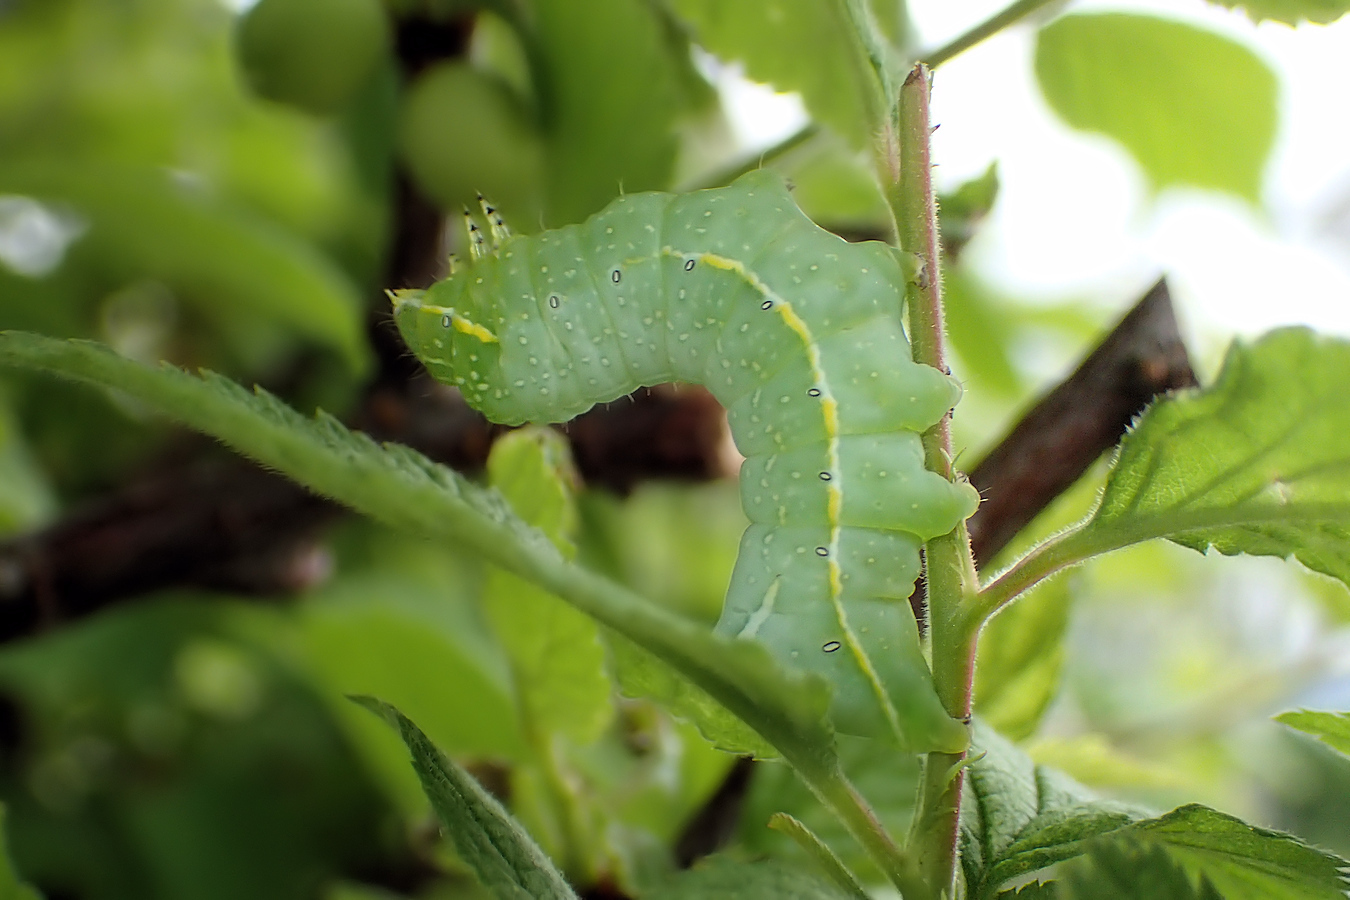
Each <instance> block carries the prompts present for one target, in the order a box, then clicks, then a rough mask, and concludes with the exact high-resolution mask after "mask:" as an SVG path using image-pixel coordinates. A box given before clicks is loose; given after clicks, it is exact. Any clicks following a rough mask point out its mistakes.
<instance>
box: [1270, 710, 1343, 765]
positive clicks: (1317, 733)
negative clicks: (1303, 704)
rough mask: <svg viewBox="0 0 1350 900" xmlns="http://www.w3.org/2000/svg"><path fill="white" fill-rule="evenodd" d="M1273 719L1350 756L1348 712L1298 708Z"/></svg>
mask: <svg viewBox="0 0 1350 900" xmlns="http://www.w3.org/2000/svg"><path fill="white" fill-rule="evenodd" d="M1275 721H1276V722H1283V723H1284V724H1286V725H1288V726H1289V727H1290V728H1297V729H1298V730H1299V731H1302V732H1303V733H1305V734H1311V735H1312V736H1313V737H1315V738H1317V739H1318V740H1319V741H1321V742H1322V743H1324V744H1327V745H1328V746H1330V747H1332V748H1334V749H1336V750H1339V751H1340V752H1342V753H1344V754H1346V755H1347V756H1350V713H1343V712H1316V711H1314V710H1311V709H1300V710H1297V711H1295V712H1287V713H1280V714H1279V715H1278V716H1276V717H1275Z"/></svg>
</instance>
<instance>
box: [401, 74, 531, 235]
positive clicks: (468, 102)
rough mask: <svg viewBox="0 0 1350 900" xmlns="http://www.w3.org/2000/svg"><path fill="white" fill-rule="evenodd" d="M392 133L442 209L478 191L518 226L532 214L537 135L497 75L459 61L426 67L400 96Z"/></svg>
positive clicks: (416, 175) (455, 205) (455, 206)
mask: <svg viewBox="0 0 1350 900" xmlns="http://www.w3.org/2000/svg"><path fill="white" fill-rule="evenodd" d="M398 140H399V150H400V151H401V153H402V154H403V160H404V162H405V163H406V164H407V166H408V168H409V170H410V171H411V172H412V174H413V177H414V178H415V179H416V181H417V184H418V186H419V187H420V188H421V189H422V190H423V191H424V192H426V194H427V196H429V197H431V198H432V199H433V200H435V201H436V202H437V203H438V204H440V205H441V206H442V208H444V209H449V210H457V209H458V208H459V207H460V206H461V205H464V204H466V203H471V202H472V201H473V200H474V197H475V195H476V194H477V193H479V192H482V193H483V194H485V195H486V196H488V197H490V198H492V200H493V201H494V202H495V203H496V204H497V205H498V206H499V207H500V208H501V209H504V210H507V211H509V213H510V215H511V218H512V220H513V221H514V222H516V223H518V224H519V225H528V224H529V223H530V222H531V221H534V220H535V219H537V212H538V210H537V203H538V199H537V197H538V192H537V186H538V184H539V173H540V168H541V162H540V160H541V153H540V139H539V135H538V132H537V130H536V129H535V127H534V125H533V123H532V122H531V121H530V117H529V115H528V114H527V112H526V110H525V109H524V108H523V106H522V104H521V102H520V100H519V98H518V97H517V96H516V95H515V93H514V92H512V90H511V88H510V87H508V86H507V84H506V83H505V82H504V81H503V80H502V79H500V78H498V77H496V76H494V75H491V74H488V73H485V72H482V71H479V70H477V69H474V68H473V67H471V66H469V65H466V64H464V63H458V62H455V63H443V64H441V65H438V66H436V67H435V68H432V69H429V70H428V71H427V72H426V73H424V74H423V75H422V76H421V77H420V78H418V79H417V81H416V82H414V83H413V85H412V87H411V88H410V89H409V91H408V93H407V95H406V96H405V97H404V100H403V107H402V109H401V110H400V111H399V124H398ZM474 205H475V207H476V204H474Z"/></svg>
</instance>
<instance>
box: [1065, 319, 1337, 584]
mask: <svg viewBox="0 0 1350 900" xmlns="http://www.w3.org/2000/svg"><path fill="white" fill-rule="evenodd" d="M1347 384H1350V342H1347V341H1344V340H1339V339H1334V338H1327V337H1320V336H1318V335H1317V334H1315V333H1313V332H1312V331H1309V330H1307V329H1304V328H1288V329H1281V330H1278V331H1274V332H1271V333H1270V334H1268V335H1266V336H1265V337H1263V338H1261V339H1260V340H1259V341H1257V342H1256V343H1255V344H1254V345H1252V346H1244V345H1243V344H1241V343H1235V344H1234V345H1233V347H1232V348H1231V349H1230V351H1229V353H1228V357H1227V359H1226V360H1225V361H1224V365H1223V370H1222V371H1221V372H1220V374H1219V377H1218V380H1217V381H1216V382H1215V384H1214V385H1213V386H1212V387H1211V388H1209V389H1208V390H1206V391H1204V392H1203V393H1199V394H1195V393H1192V394H1188V395H1183V396H1180V397H1176V398H1174V399H1172V400H1169V401H1166V402H1163V403H1159V404H1157V405H1156V406H1154V407H1152V408H1151V409H1150V410H1148V412H1146V413H1145V414H1144V416H1143V418H1142V419H1141V420H1140V421H1139V424H1138V425H1137V426H1136V427H1135V429H1134V430H1133V432H1132V433H1131V434H1130V435H1128V436H1127V437H1126V438H1125V440H1124V442H1123V443H1122V444H1121V448H1120V454H1119V456H1118V458H1117V460H1116V464H1115V467H1114V468H1113V470H1112V471H1111V474H1110V476H1109V478H1108V480H1107V483H1106V489H1105V491H1104V493H1103V495H1102V500H1101V505H1100V506H1099V508H1098V510H1097V513H1096V514H1095V516H1094V517H1093V518H1092V519H1091V520H1090V521H1089V522H1088V523H1087V525H1086V526H1085V528H1084V529H1083V532H1082V533H1080V534H1077V535H1072V534H1071V535H1070V536H1069V537H1068V538H1067V539H1066V543H1067V544H1070V545H1073V546H1074V547H1078V548H1082V549H1086V550H1087V554H1088V555H1090V554H1091V553H1099V552H1104V551H1105V550H1109V549H1115V548H1117V547H1123V546H1126V545H1128V544H1132V543H1136V542H1138V541H1142V540H1146V539H1148V538H1152V537H1169V538H1171V539H1172V540H1174V541H1176V542H1177V543H1179V544H1183V545H1185V546H1187V547H1192V548H1194V549H1196V550H1202V551H1203V550H1205V549H1206V548H1207V547H1213V548H1214V549H1216V550H1218V551H1219V552H1220V553H1223V554H1225V555H1232V554H1236V553H1250V554H1256V555H1261V556H1279V557H1287V556H1294V557H1295V558H1297V559H1298V560H1299V561H1300V562H1302V563H1303V564H1304V565H1305V566H1307V567H1308V568H1310V569H1313V570H1315V571H1318V572H1322V573H1325V574H1327V575H1331V576H1332V577H1335V578H1338V579H1340V580H1341V581H1343V582H1346V583H1348V584H1350V524H1347V523H1350V394H1347V393H1346V389H1345V387H1346V385H1347ZM1070 549H1072V547H1071V548H1070ZM1078 552H1079V551H1075V555H1077V554H1078ZM1080 558H1081V556H1080Z"/></svg>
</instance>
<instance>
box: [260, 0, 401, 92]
mask: <svg viewBox="0 0 1350 900" xmlns="http://www.w3.org/2000/svg"><path fill="white" fill-rule="evenodd" d="M390 43H391V34H390V26H389V17H388V15H387V14H386V13H385V10H384V7H383V6H382V5H381V4H380V2H379V0H259V2H258V3H256V4H255V5H254V6H253V7H252V8H250V9H249V10H248V12H247V13H245V14H244V16H243V17H242V18H241V19H240V22H239V28H238V36H237V49H238V52H239V60H240V64H241V65H242V67H243V70H244V74H245V76H246V77H247V79H248V82H249V84H250V85H251V86H252V88H253V89H254V90H255V91H257V92H258V94H259V95H260V96H262V97H266V98H267V99H269V100H276V101H278V102H280V103H289V104H291V105H293V106H297V107H299V108H301V109H304V110H308V111H310V112H314V113H319V114H323V113H330V112H334V111H336V110H338V109H340V108H342V107H343V106H345V105H346V104H347V103H349V102H350V101H351V99H352V97H353V96H354V95H355V94H356V93H357V91H358V90H359V89H360V87H361V82H363V81H364V80H365V79H367V78H369V77H370V76H371V74H372V73H373V72H374V71H375V68H376V66H377V65H378V63H379V61H380V58H381V57H382V56H383V55H384V54H386V53H388V52H389V50H390Z"/></svg>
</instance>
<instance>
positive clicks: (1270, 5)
mask: <svg viewBox="0 0 1350 900" xmlns="http://www.w3.org/2000/svg"><path fill="white" fill-rule="evenodd" d="M1210 2H1211V3H1217V4H1218V5H1220V6H1226V7H1228V8H1229V9H1242V10H1245V11H1246V12H1247V15H1249V16H1251V18H1252V21H1253V22H1261V21H1264V20H1266V19H1274V20H1275V21H1276V22H1283V23H1285V24H1286V25H1299V24H1301V23H1302V22H1303V21H1304V20H1307V21H1309V22H1315V23H1317V24H1319V25H1329V24H1331V23H1332V22H1335V21H1336V20H1337V19H1339V18H1340V17H1341V16H1343V15H1345V14H1346V13H1347V12H1350V2H1347V0H1210Z"/></svg>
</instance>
